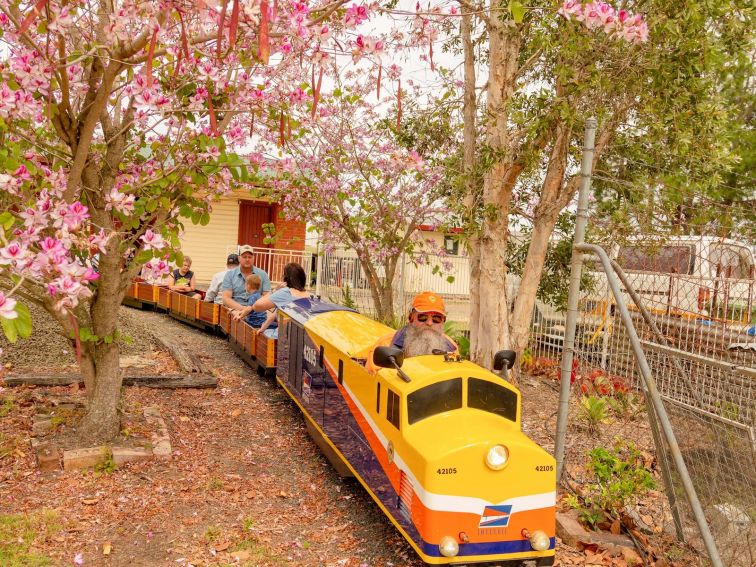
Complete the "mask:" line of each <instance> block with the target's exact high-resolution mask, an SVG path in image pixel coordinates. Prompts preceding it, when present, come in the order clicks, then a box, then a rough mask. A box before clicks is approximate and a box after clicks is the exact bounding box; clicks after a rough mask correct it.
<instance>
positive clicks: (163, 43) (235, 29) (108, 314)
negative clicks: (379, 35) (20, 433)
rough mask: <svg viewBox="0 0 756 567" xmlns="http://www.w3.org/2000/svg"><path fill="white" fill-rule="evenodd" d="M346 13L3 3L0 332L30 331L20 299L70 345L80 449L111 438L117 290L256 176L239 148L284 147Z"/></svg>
mask: <svg viewBox="0 0 756 567" xmlns="http://www.w3.org/2000/svg"><path fill="white" fill-rule="evenodd" d="M343 4H344V2H343V0H336V1H333V2H330V3H329V2H326V3H322V4H319V3H313V4H310V5H308V4H304V3H302V2H298V1H287V0H280V1H278V0H274V1H273V2H269V1H268V0H259V1H252V2H243V3H242V2H240V1H239V0H221V1H220V2H217V1H211V0H207V1H196V2H195V1H193V0H191V1H190V0H161V1H157V0H155V1H149V0H147V1H141V0H140V1H136V0H123V1H116V2H113V1H107V2H106V1H101V2H99V1H98V2H84V1H82V0H38V1H36V2H32V3H30V2H26V1H17V0H1V1H0V28H1V29H2V39H3V42H4V44H5V47H4V49H3V52H2V53H3V55H4V57H5V60H4V61H3V63H2V66H1V67H0V141H1V143H0V188H1V189H2V194H0V204H1V205H2V210H3V211H5V212H3V213H2V215H0V226H1V228H0V322H2V326H3V330H4V332H5V334H6V336H7V337H8V338H9V339H10V340H15V339H16V338H17V337H18V336H19V335H21V336H24V335H27V334H28V333H29V332H30V330H31V324H30V321H29V316H28V310H27V309H25V308H24V307H23V305H22V304H23V303H24V302H29V301H32V302H36V303H39V304H41V305H43V306H44V307H45V308H46V309H47V310H48V311H49V312H50V313H51V314H52V315H53V316H54V317H55V319H56V320H57V321H58V322H59V323H60V324H61V325H62V327H63V329H64V330H65V332H66V333H68V334H69V336H71V337H72V341H73V342H75V343H76V350H77V353H78V356H79V357H80V366H81V372H82V374H83V378H84V381H85V384H86V390H87V397H88V407H87V410H86V414H85V416H84V418H83V420H82V421H81V423H80V424H79V426H78V429H77V432H78V435H79V437H80V439H81V441H83V442H102V441H105V440H107V439H109V438H112V437H113V436H114V435H116V434H117V433H118V431H119V422H118V418H117V406H118V403H119V399H120V388H121V375H120V372H119V347H118V343H119V339H120V335H119V331H118V328H117V313H118V306H119V305H120V303H121V300H122V298H123V296H124V293H125V290H126V288H127V286H128V284H129V283H130V282H131V281H132V279H133V277H134V276H135V275H137V274H138V273H139V271H140V270H141V269H142V268H143V266H144V267H145V268H146V269H147V270H148V271H150V272H151V273H152V274H153V275H161V274H164V273H165V272H166V271H167V270H168V262H170V261H180V253H179V252H177V251H176V247H177V244H178V233H179V231H180V230H181V226H182V224H181V223H182V222H183V221H182V220H181V218H184V219H190V220H191V221H192V222H195V223H206V222H207V221H208V218H209V216H208V211H209V206H210V205H209V204H210V202H211V201H212V199H213V198H214V197H215V196H217V195H221V194H224V193H226V192H227V191H229V190H230V188H231V186H232V185H233V184H234V183H243V182H247V181H250V180H253V179H254V177H255V171H256V166H255V163H254V161H255V160H254V158H249V159H248V158H243V157H241V156H240V155H239V153H238V151H239V149H240V148H242V147H245V146H248V145H251V144H252V143H253V142H254V141H256V140H266V139H271V138H272V137H273V136H272V135H271V134H270V132H274V133H275V135H276V136H275V137H276V138H278V137H280V138H281V140H282V141H284V140H285V139H286V138H287V137H288V136H289V135H290V134H289V129H288V128H287V127H286V126H287V125H288V124H289V114H290V108H291V106H292V105H293V101H295V100H296V99H297V97H298V96H299V95H298V93H299V91H300V90H301V89H300V87H301V84H302V83H303V73H302V71H303V69H309V68H310V67H311V66H312V65H318V64H321V66H320V67H319V69H325V66H323V65H322V64H324V63H325V62H326V61H327V59H328V56H327V55H325V52H326V51H327V50H328V49H329V48H330V46H331V44H332V42H334V41H335V40H334V39H333V37H334V34H337V33H338V32H339V30H343V29H345V28H349V27H353V26H355V25H357V23H359V22H360V21H362V20H364V19H365V18H366V17H367V11H366V10H365V9H364V8H363V9H362V11H360V10H358V9H357V8H350V9H346V10H344V9H342V8H341V7H342V5H343ZM318 75H319V76H320V77H321V78H322V72H319V73H318ZM317 89H318V86H317V84H313V85H311V90H313V91H314V92H317Z"/></svg>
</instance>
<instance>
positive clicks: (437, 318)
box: [415, 313, 446, 323]
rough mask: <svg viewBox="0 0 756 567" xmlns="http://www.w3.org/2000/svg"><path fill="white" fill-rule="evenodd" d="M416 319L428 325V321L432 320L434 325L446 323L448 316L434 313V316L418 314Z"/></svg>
mask: <svg viewBox="0 0 756 567" xmlns="http://www.w3.org/2000/svg"><path fill="white" fill-rule="evenodd" d="M415 317H417V320H418V321H420V322H421V323H427V322H428V319H432V320H433V322H434V323H443V322H444V321H446V315H440V314H438V313H434V314H433V315H431V314H430V313H418V314H417V315H416V316H415Z"/></svg>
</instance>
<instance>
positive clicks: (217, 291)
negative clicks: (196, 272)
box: [205, 254, 239, 305]
mask: <svg viewBox="0 0 756 567" xmlns="http://www.w3.org/2000/svg"><path fill="white" fill-rule="evenodd" d="M238 265H239V255H238V254H229V255H228V258H226V269H225V270H221V271H220V272H218V273H217V274H215V275H214V276H213V279H212V280H210V285H209V286H208V288H207V292H206V293H205V301H207V302H209V303H220V304H221V305H222V304H223V295H222V294H221V284H222V283H223V278H225V277H226V273H227V272H228V271H229V270H233V269H234V268H235V267H236V266H238Z"/></svg>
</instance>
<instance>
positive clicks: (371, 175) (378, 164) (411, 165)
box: [274, 70, 445, 321]
mask: <svg viewBox="0 0 756 567" xmlns="http://www.w3.org/2000/svg"><path fill="white" fill-rule="evenodd" d="M387 75H388V76H389V78H391V76H392V71H391V70H389V72H388V73H387ZM394 78H395V77H394ZM371 86H372V84H371ZM371 102H372V101H370V100H369V97H368V94H367V92H366V90H365V89H364V88H360V87H359V86H358V85H357V84H356V83H355V85H353V87H352V88H350V89H338V88H337V89H335V90H334V93H333V95H331V96H329V97H326V98H324V99H323V101H322V103H321V106H320V107H319V111H318V113H317V115H316V116H315V115H314V116H312V117H311V118H310V119H307V120H306V121H305V122H304V124H303V125H302V128H301V131H300V135H298V136H297V137H295V139H293V140H292V142H291V143H290V144H289V145H288V146H287V151H288V152H289V156H290V157H289V158H287V159H285V160H283V161H282V162H281V164H280V167H281V173H280V175H279V178H278V180H277V181H276V182H275V184H274V194H275V195H276V198H277V200H279V201H280V202H281V203H283V206H284V211H285V213H286V214H287V215H289V216H291V217H292V218H307V219H309V220H310V222H311V224H312V226H313V227H314V228H315V229H317V230H318V232H319V233H320V237H321V239H322V240H323V241H324V242H325V243H326V245H327V246H328V247H331V248H333V247H336V246H339V245H341V246H345V247H348V248H351V249H353V250H354V251H355V252H356V253H357V258H358V260H359V263H360V266H361V267H362V270H363V272H364V273H365V276H366V278H367V281H368V284H369V286H370V293H371V296H372V299H373V304H374V305H375V309H376V315H377V317H378V318H379V319H381V320H383V321H392V320H394V318H395V302H394V291H395V289H394V288H395V285H394V283H395V278H394V276H395V275H396V271H397V264H398V261H399V259H400V257H401V255H402V254H403V253H405V252H407V253H410V254H411V255H416V256H417V257H420V258H421V259H422V258H423V253H424V252H428V251H429V250H430V248H429V244H428V243H427V242H425V241H424V240H423V239H422V238H421V237H420V233H419V228H420V225H421V224H431V223H433V222H438V219H439V218H440V217H441V215H442V214H443V213H444V211H445V208H444V205H443V204H442V202H441V200H440V195H439V194H438V192H437V190H436V187H437V186H438V182H439V180H440V178H441V175H442V172H441V169H440V168H438V167H434V166H431V165H429V164H427V163H425V162H424V160H423V159H422V158H421V157H420V156H419V155H418V154H417V153H416V152H413V151H409V150H407V149H406V148H404V147H402V146H400V145H399V144H398V143H397V142H396V140H395V137H394V134H393V132H392V130H391V129H390V128H389V127H388V126H387V124H386V122H385V119H383V118H382V117H381V116H379V115H378V114H377V113H376V112H375V111H374V109H373V107H372V104H371Z"/></svg>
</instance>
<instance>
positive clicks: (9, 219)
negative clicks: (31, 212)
mask: <svg viewBox="0 0 756 567" xmlns="http://www.w3.org/2000/svg"><path fill="white" fill-rule="evenodd" d="M15 221H16V218H15V217H14V216H13V215H12V214H11V213H9V212H8V211H6V212H4V213H2V214H0V225H2V227H3V228H4V229H5V230H8V229H10V227H12V226H13V223H14V222H15Z"/></svg>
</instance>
